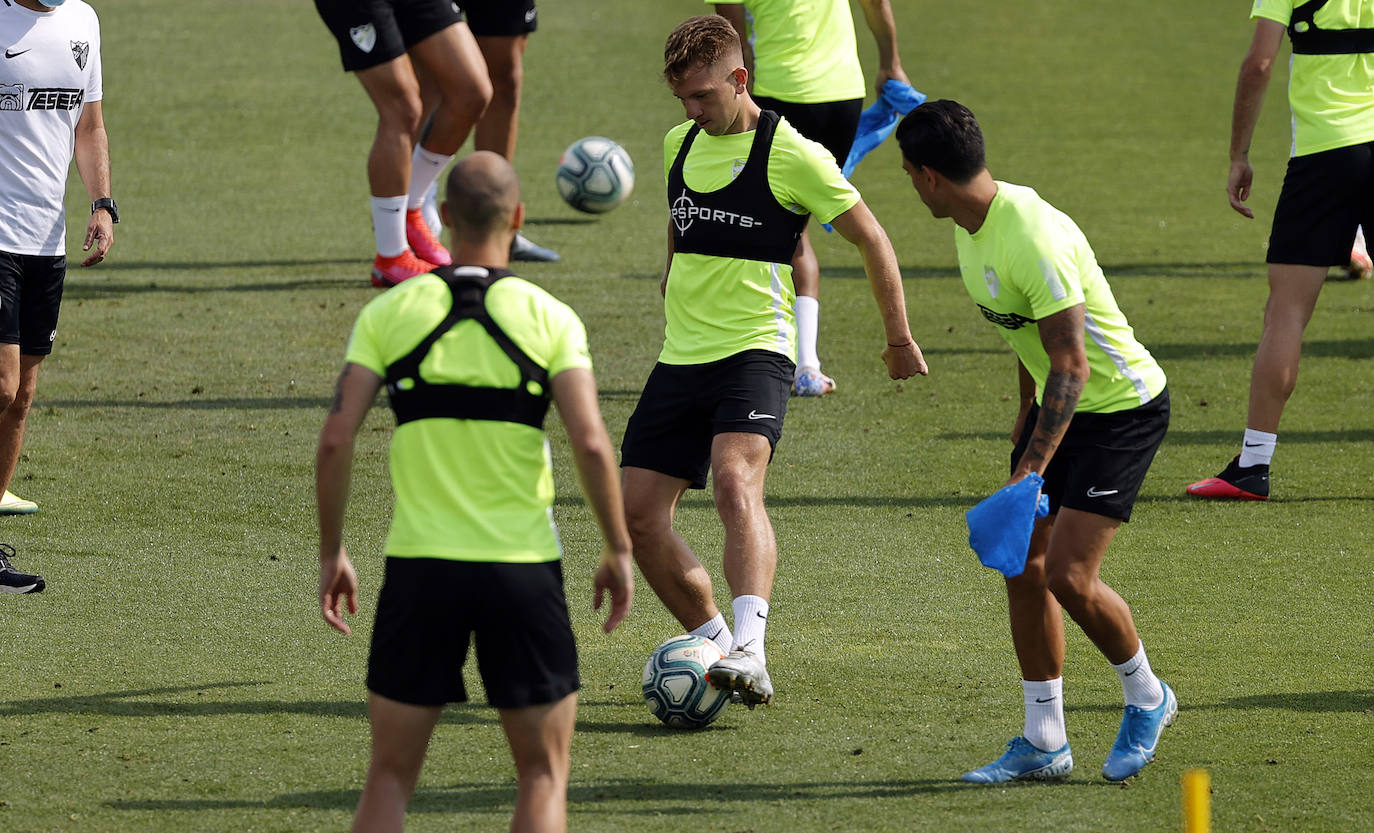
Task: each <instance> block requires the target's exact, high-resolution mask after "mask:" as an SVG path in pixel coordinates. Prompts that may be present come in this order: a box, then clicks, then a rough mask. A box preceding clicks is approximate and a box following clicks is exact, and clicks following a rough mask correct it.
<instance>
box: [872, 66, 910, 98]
mask: <svg viewBox="0 0 1374 833" xmlns="http://www.w3.org/2000/svg"><path fill="white" fill-rule="evenodd" d="M888 81H901V82H902V83H903V84H906V85H907V86H910V85H911V81H910V79H908V78H907V77H906V73H905V72H903V71H902V68H901V67H894V68H892V69H879V70H878V73H877V75H876V76H875V77H874V79H873V89H874V90H875V91H876V92H877V94H878V98H882V97H883V85H884V84H886V83H887V82H888Z"/></svg>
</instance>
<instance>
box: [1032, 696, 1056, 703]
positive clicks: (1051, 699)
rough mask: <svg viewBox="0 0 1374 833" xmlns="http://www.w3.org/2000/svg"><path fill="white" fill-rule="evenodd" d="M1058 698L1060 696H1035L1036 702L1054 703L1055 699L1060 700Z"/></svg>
mask: <svg viewBox="0 0 1374 833" xmlns="http://www.w3.org/2000/svg"><path fill="white" fill-rule="evenodd" d="M1058 699H1059V698H1058V697H1037V698H1035V702H1037V703H1053V702H1054V701H1055V700H1058Z"/></svg>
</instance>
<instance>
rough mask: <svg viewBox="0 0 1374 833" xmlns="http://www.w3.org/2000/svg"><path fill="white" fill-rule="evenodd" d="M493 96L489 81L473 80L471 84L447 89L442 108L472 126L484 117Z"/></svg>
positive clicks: (444, 93)
mask: <svg viewBox="0 0 1374 833" xmlns="http://www.w3.org/2000/svg"><path fill="white" fill-rule="evenodd" d="M492 94H493V93H492V86H491V81H490V80H489V79H487V78H480V79H472V81H471V83H467V84H462V85H455V86H450V87H448V88H445V89H444V91H443V95H444V99H443V102H442V104H440V106H441V107H443V108H445V109H446V110H448V111H449V112H450V113H451V114H453V116H454V117H456V118H457V119H459V120H460V121H462V122H464V123H465V124H471V123H473V122H476V121H477V120H478V119H480V118H481V117H482V113H483V112H485V111H486V109H487V105H488V104H490V103H491V97H492Z"/></svg>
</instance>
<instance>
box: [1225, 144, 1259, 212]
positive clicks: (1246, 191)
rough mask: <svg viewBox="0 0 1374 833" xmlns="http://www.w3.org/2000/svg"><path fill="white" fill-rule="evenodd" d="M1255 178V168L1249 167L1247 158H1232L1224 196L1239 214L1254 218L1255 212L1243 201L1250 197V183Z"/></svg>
mask: <svg viewBox="0 0 1374 833" xmlns="http://www.w3.org/2000/svg"><path fill="white" fill-rule="evenodd" d="M1254 179H1255V169H1254V168H1252V167H1250V160H1249V159H1243V158H1242V159H1232V160H1231V172H1230V173H1229V174H1228V175H1227V176H1226V196H1227V197H1229V198H1230V200H1231V207H1232V208H1234V209H1235V210H1236V211H1237V212H1238V213H1239V214H1241V215H1243V216H1245V217H1248V218H1249V219H1251V220H1253V219H1255V212H1253V211H1251V210H1250V208H1249V207H1248V206H1246V204H1245V201H1246V200H1248V199H1250V184H1251V183H1252V182H1253V181H1254Z"/></svg>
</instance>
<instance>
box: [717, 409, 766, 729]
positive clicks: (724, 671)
mask: <svg viewBox="0 0 1374 833" xmlns="http://www.w3.org/2000/svg"><path fill="white" fill-rule="evenodd" d="M770 456H771V446H770V445H769V442H768V438H767V437H764V436H762V435H760V434H750V433H734V432H732V433H725V434H717V435H716V437H715V439H714V440H713V441H712V443H711V480H712V483H713V484H714V488H715V502H716V512H718V513H719V514H720V519H721V522H722V523H723V524H724V526H725V554H724V563H725V580H726V582H727V583H728V584H729V585H730V595H731V597H732V598H733V602H732V605H733V608H734V626H735V632H734V648H733V649H732V650H731V651H730V652H729V653H728V654H726V655H725V657H723V658H722V659H720V660H719V661H717V662H716V663H715V664H714V665H712V666H711V668H710V670H709V671H708V673H707V676H708V677H709V679H710V680H711V683H712V684H713V685H715V686H716V687H717V688H729V689H730V690H731V691H733V692H734V693H735V694H736V695H738V697H739V699H740V700H741V701H742V702H743V703H744V704H745V705H747V706H749V707H750V708H753V707H754V706H756V705H759V704H761V703H762V704H767V703H769V702H770V701H771V700H772V699H773V681H772V680H771V679H770V678H769V675H768V667H767V655H766V652H765V645H764V637H765V635H766V631H767V626H768V614H769V600H770V598H771V597H772V593H773V578H774V575H775V574H776V572H777V566H778V544H777V538H776V537H775V536H774V535H773V524H772V522H771V521H770V520H769V518H768V511H767V509H766V508H765V507H764V503H763V485H764V480H765V478H766V477H767V474H768V461H769V457H770Z"/></svg>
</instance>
